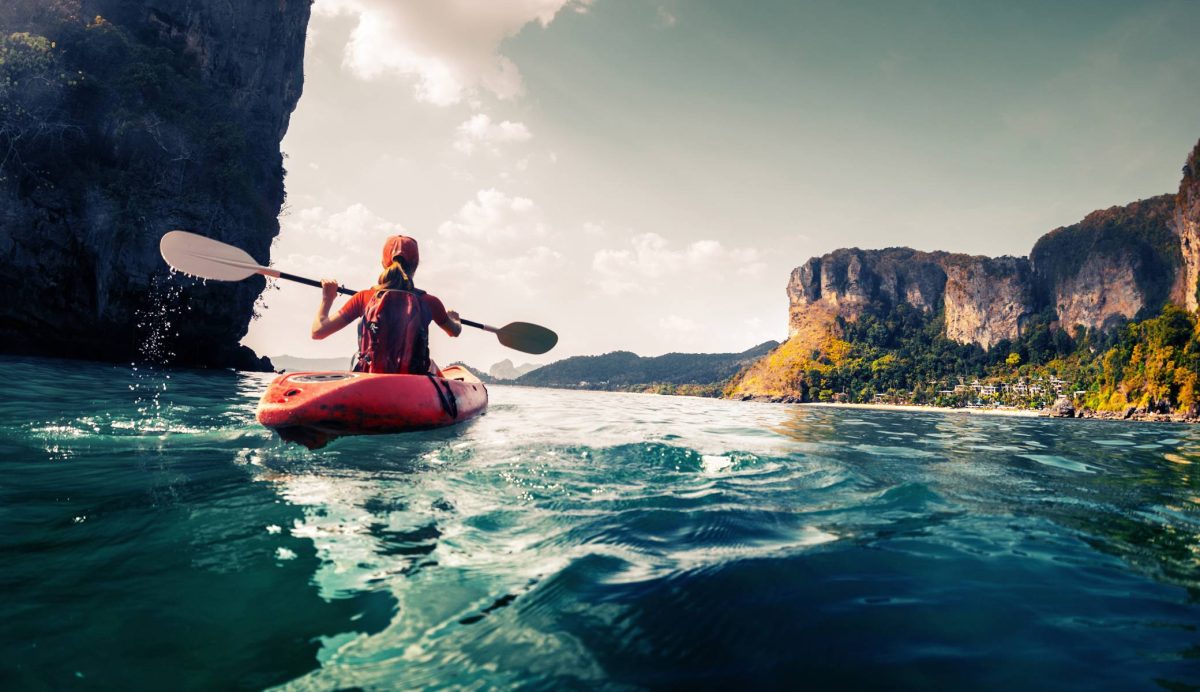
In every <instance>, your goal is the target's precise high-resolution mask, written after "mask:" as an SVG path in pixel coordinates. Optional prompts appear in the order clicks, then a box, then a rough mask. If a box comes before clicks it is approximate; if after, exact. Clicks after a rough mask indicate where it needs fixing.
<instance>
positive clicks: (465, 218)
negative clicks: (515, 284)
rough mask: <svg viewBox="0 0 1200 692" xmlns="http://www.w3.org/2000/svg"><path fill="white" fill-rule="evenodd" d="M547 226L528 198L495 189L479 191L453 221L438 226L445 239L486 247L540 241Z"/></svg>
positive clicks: (539, 211) (540, 211)
mask: <svg viewBox="0 0 1200 692" xmlns="http://www.w3.org/2000/svg"><path fill="white" fill-rule="evenodd" d="M548 232H549V226H548V225H547V224H546V222H545V221H544V220H543V216H542V210H541V209H540V208H538V206H537V205H536V204H534V203H533V200H531V199H529V198H528V197H513V196H510V195H508V194H505V193H504V192H501V191H499V190H496V189H495V188H488V189H486V190H480V191H479V192H478V193H476V195H475V199H473V200H470V201H468V202H467V203H466V204H464V205H463V206H462V208H461V209H459V210H458V213H457V214H455V216H454V218H452V219H450V220H449V221H446V222H445V223H443V224H442V225H441V226H439V227H438V235H439V236H441V237H442V238H445V239H447V240H458V241H470V242H475V243H478V242H483V243H487V244H489V245H499V244H502V243H508V244H511V243H514V242H527V241H529V240H534V239H539V238H543V237H545V236H546V235H547V233H548Z"/></svg>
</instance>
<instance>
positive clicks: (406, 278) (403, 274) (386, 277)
mask: <svg viewBox="0 0 1200 692" xmlns="http://www.w3.org/2000/svg"><path fill="white" fill-rule="evenodd" d="M376 285H377V286H378V287H379V288H391V289H398V290H401V291H407V290H411V289H412V288H413V280H412V276H411V273H410V272H409V271H408V263H407V262H405V261H404V259H403V258H401V257H396V258H394V259H393V260H392V263H391V264H389V265H388V267H387V269H384V270H383V273H382V274H380V275H379V283H378V284H376Z"/></svg>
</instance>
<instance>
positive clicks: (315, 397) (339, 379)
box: [257, 366, 488, 449]
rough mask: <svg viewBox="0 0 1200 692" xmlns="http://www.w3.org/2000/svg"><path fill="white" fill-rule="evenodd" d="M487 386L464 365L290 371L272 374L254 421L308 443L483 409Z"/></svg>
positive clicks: (433, 422) (407, 427)
mask: <svg viewBox="0 0 1200 692" xmlns="http://www.w3.org/2000/svg"><path fill="white" fill-rule="evenodd" d="M487 404H488V394H487V387H485V386H484V385H483V383H482V382H480V381H479V379H478V378H476V377H475V376H474V375H472V374H471V373H470V372H468V371H467V370H466V369H465V368H462V367H459V366H450V367H448V368H446V369H445V370H443V371H442V377H436V376H431V375H376V374H371V373H362V372H295V373H287V374H284V375H280V376H279V377H276V378H275V379H274V380H273V381H272V382H271V384H270V385H269V386H268V387H267V391H265V392H264V393H263V395H262V398H261V399H260V400H259V402H258V413H257V417H258V422H260V423H262V424H263V425H265V426H266V427H268V428H271V429H273V430H275V431H276V432H277V433H279V436H280V437H282V438H283V439H284V440H287V441H289V442H298V443H300V444H303V445H304V446H306V447H308V448H309V449H318V448H320V447H324V446H325V445H326V444H328V443H329V442H330V441H332V440H333V439H334V438H337V437H341V436H343V435H381V434H389V433H399V432H410V431H414V430H429V429H432V428H441V427H445V426H447V425H454V424H456V423H461V422H463V421H465V420H470V419H471V418H474V417H475V416H477V415H479V414H480V413H483V411H484V410H485V409H487Z"/></svg>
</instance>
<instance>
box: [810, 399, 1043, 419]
mask: <svg viewBox="0 0 1200 692" xmlns="http://www.w3.org/2000/svg"><path fill="white" fill-rule="evenodd" d="M793 406H805V407H813V408H837V409H861V410H865V411H899V412H906V413H965V414H969V415H975V416H1009V417H1012V418H1047V417H1049V413H1048V412H1049V409H1029V408H1000V407H993V408H965V407H961V408H960V407H955V406H922V405H919V404H835V403H833V402H824V401H811V402H805V403H795V404H793Z"/></svg>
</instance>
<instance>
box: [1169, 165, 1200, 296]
mask: <svg viewBox="0 0 1200 692" xmlns="http://www.w3.org/2000/svg"><path fill="white" fill-rule="evenodd" d="M1171 229H1172V230H1173V231H1174V232H1175V233H1176V234H1177V235H1178V236H1179V247H1180V252H1181V254H1182V262H1183V272H1182V273H1183V277H1184V278H1183V281H1182V286H1181V290H1180V293H1181V294H1182V295H1181V300H1180V302H1181V303H1182V304H1183V305H1185V306H1186V307H1187V309H1188V310H1196V309H1197V308H1198V307H1200V142H1198V143H1197V144H1196V148H1195V149H1193V150H1192V153H1191V155H1190V156H1188V159H1187V163H1185V164H1184V166H1183V181H1182V182H1180V183H1179V194H1177V195H1176V196H1175V210H1174V214H1173V215H1172V217H1171Z"/></svg>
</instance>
